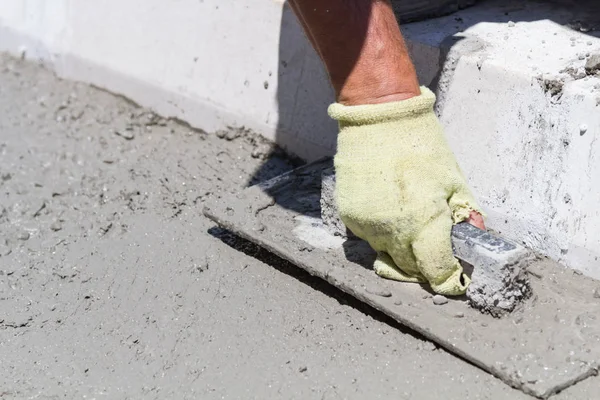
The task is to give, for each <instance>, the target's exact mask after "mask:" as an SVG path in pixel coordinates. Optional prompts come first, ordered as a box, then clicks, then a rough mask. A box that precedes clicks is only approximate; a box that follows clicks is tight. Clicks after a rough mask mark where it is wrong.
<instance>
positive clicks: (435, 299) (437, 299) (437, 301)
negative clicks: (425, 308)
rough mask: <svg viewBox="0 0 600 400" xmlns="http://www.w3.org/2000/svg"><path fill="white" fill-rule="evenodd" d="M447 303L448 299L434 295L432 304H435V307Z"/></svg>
mask: <svg viewBox="0 0 600 400" xmlns="http://www.w3.org/2000/svg"><path fill="white" fill-rule="evenodd" d="M446 303H448V299H447V298H445V297H444V296H442V295H439V294H436V295H435V296H433V304H435V305H436V306H441V305H444V304H446Z"/></svg>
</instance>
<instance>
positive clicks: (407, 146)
mask: <svg viewBox="0 0 600 400" xmlns="http://www.w3.org/2000/svg"><path fill="white" fill-rule="evenodd" d="M434 103H435V95H434V94H433V93H432V92H431V91H430V90H429V89H427V88H425V87H423V88H421V95H420V96H417V97H413V98H411V99H408V100H404V101H399V102H393V103H384V104H375V105H359V106H344V105H342V104H332V105H331V106H330V107H329V115H330V116H331V117H332V118H335V119H336V120H338V122H339V125H340V134H339V136H338V148H337V154H336V156H335V170H336V181H337V182H336V202H337V206H338V209H339V212H340V217H341V219H342V221H343V222H344V224H346V226H347V227H348V228H349V229H350V230H351V231H352V232H353V233H354V234H355V235H356V236H358V237H360V238H362V239H364V240H366V241H367V242H369V244H370V245H371V247H373V249H375V250H376V251H377V252H378V257H377V260H376V261H375V264H374V269H375V272H376V273H377V274H378V275H380V276H382V277H384V278H388V279H394V280H398V281H404V282H429V284H430V285H431V287H432V289H433V290H434V291H435V292H436V293H440V294H444V295H460V294H463V293H465V291H466V289H467V286H468V285H469V283H470V280H469V278H468V277H467V276H466V275H465V274H464V273H463V269H462V267H461V265H460V264H459V263H458V260H456V259H455V258H454V256H453V254H452V244H451V241H450V234H451V229H452V225H453V224H457V223H459V222H462V221H464V220H466V219H468V218H469V215H470V213H471V211H477V212H481V211H480V208H479V206H478V205H477V202H476V201H475V199H474V198H473V195H472V194H471V191H470V190H469V188H468V186H467V183H466V181H465V178H464V177H463V175H462V173H461V171H460V168H459V166H458V164H457V162H456V159H455V157H454V155H453V154H452V151H451V150H450V148H449V147H448V144H447V142H446V140H445V137H444V133H443V130H442V126H441V125H440V123H439V121H438V119H437V117H436V115H435V114H434V112H433V104H434Z"/></svg>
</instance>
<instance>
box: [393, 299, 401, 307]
mask: <svg viewBox="0 0 600 400" xmlns="http://www.w3.org/2000/svg"><path fill="white" fill-rule="evenodd" d="M394 304H395V305H397V306H401V305H402V300H396V301H394Z"/></svg>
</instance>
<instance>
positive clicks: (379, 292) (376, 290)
mask: <svg viewBox="0 0 600 400" xmlns="http://www.w3.org/2000/svg"><path fill="white" fill-rule="evenodd" d="M365 290H366V291H367V293H370V294H374V295H375V296H381V297H392V292H390V291H389V290H387V289H384V288H380V287H376V286H367V287H366V288H365Z"/></svg>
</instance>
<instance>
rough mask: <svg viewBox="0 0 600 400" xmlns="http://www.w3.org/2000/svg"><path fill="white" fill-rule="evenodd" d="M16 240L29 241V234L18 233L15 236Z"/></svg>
mask: <svg viewBox="0 0 600 400" xmlns="http://www.w3.org/2000/svg"><path fill="white" fill-rule="evenodd" d="M17 239H19V240H27V239H29V232H25V231H23V232H19V234H18V235H17Z"/></svg>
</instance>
